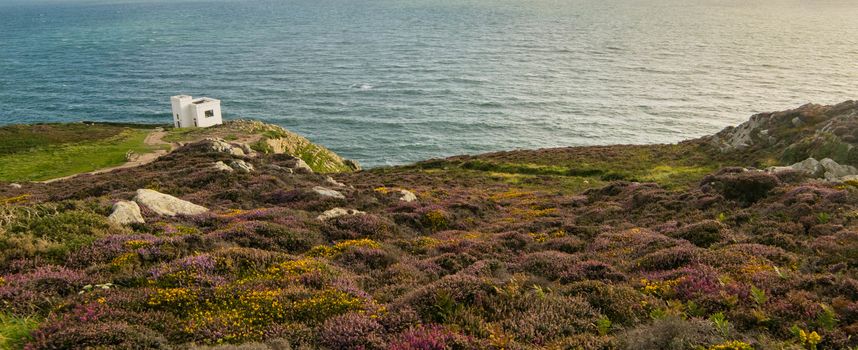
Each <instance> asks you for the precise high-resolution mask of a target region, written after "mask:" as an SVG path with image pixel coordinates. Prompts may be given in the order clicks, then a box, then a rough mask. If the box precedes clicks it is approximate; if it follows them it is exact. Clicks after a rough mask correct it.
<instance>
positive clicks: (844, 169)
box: [767, 158, 858, 181]
mask: <svg viewBox="0 0 858 350" xmlns="http://www.w3.org/2000/svg"><path fill="white" fill-rule="evenodd" d="M767 171H768V172H771V173H781V172H784V171H798V172H801V173H804V174H806V175H808V176H810V177H813V178H822V179H825V180H828V181H842V180H848V179H850V178H851V177H853V176H856V175H858V169H856V168H855V167H853V166H851V165H843V164H838V163H837V162H836V161H834V160H832V159H830V158H825V159H823V160H821V161H817V160H816V159H813V158H808V159H805V160H803V161H801V162H798V163H795V164H793V165H790V166H782V167H771V168H768V169H767Z"/></svg>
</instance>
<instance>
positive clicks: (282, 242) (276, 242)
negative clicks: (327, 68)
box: [211, 221, 323, 253]
mask: <svg viewBox="0 0 858 350" xmlns="http://www.w3.org/2000/svg"><path fill="white" fill-rule="evenodd" d="M211 235H213V236H214V237H217V238H220V239H223V240H225V241H228V242H234V243H236V244H238V245H240V246H242V247H248V248H258V249H266V250H281V251H286V252H290V253H300V252H304V251H306V250H308V249H310V248H311V247H313V246H315V245H318V244H321V243H322V241H323V239H322V236H321V234H320V233H319V232H317V231H312V230H302V229H297V230H296V229H293V228H290V227H287V226H283V225H279V224H275V223H270V222H260V221H248V222H238V223H235V224H233V225H231V226H229V227H227V228H226V229H223V230H220V231H215V232H213V233H212V234H211Z"/></svg>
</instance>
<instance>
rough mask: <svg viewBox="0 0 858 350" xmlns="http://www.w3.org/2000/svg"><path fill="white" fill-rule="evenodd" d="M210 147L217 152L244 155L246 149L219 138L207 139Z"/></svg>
mask: <svg viewBox="0 0 858 350" xmlns="http://www.w3.org/2000/svg"><path fill="white" fill-rule="evenodd" d="M205 142H206V143H207V145H208V148H209V149H210V150H212V151H215V152H220V153H228V154H231V155H234V156H244V155H245V153H244V150H243V149H241V147H236V146H233V145H231V144H229V142H226V141H224V140H221V139H218V138H210V139H205Z"/></svg>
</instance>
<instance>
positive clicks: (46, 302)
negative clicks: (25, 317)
mask: <svg viewBox="0 0 858 350" xmlns="http://www.w3.org/2000/svg"><path fill="white" fill-rule="evenodd" d="M88 281H89V278H88V277H87V276H86V275H84V274H83V273H82V272H79V271H75V270H70V269H67V268H64V267H58V266H44V267H40V268H38V269H36V270H35V271H32V272H27V273H20V274H15V275H9V276H4V277H3V283H0V300H3V301H4V304H5V305H4V306H6V307H10V308H11V309H12V310H15V311H19V312H20V313H23V314H30V313H34V312H39V311H46V310H47V309H48V308H50V307H51V306H53V305H54V304H55V303H58V302H60V301H61V300H62V299H63V298H65V297H67V296H69V295H73V294H76V293H77V292H78V291H80V290H81V288H82V287H83V286H84V285H85V284H87V283H88Z"/></svg>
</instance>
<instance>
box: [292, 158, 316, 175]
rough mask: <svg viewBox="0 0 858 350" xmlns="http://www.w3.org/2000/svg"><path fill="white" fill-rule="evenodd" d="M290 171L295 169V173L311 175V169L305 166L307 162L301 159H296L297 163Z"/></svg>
mask: <svg viewBox="0 0 858 350" xmlns="http://www.w3.org/2000/svg"><path fill="white" fill-rule="evenodd" d="M292 169H295V170H297V171H303V172H307V173H311V174H312V173H313V168H311V167H310V166H309V165H307V162H305V161H304V160H303V159H301V158H298V161H296V162H295V165H294V166H292Z"/></svg>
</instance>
